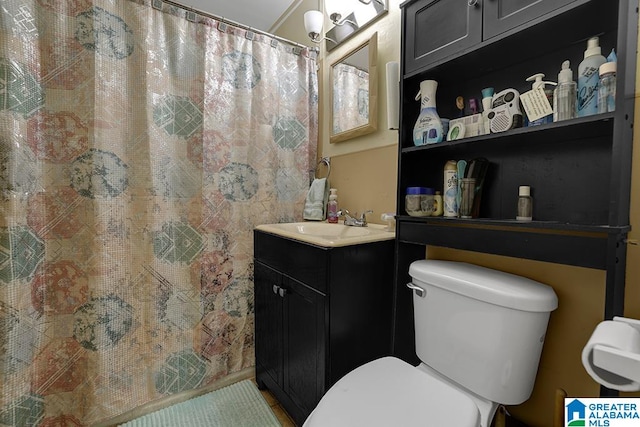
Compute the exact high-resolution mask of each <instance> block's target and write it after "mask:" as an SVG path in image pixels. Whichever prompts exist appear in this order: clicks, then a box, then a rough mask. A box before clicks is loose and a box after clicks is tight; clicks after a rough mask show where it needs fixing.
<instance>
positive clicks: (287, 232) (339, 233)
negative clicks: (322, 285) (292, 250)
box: [256, 221, 396, 247]
mask: <svg viewBox="0 0 640 427" xmlns="http://www.w3.org/2000/svg"><path fill="white" fill-rule="evenodd" d="M256 230H261V231H265V232H267V233H271V234H277V235H279V236H283V237H288V238H290V239H295V240H299V241H301V242H306V243H312V244H314V245H318V246H325V247H335V246H349V245H359V244H361V243H369V242H377V241H381V240H393V239H394V238H395V237H396V234H395V231H387V230H386V226H384V225H379V224H369V225H368V226H366V227H352V226H347V225H344V224H342V223H340V224H329V223H328V222H311V221H305V222H286V223H280V224H263V225H258V226H257V227H256Z"/></svg>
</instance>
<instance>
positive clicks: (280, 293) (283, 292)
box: [278, 288, 287, 298]
mask: <svg viewBox="0 0 640 427" xmlns="http://www.w3.org/2000/svg"><path fill="white" fill-rule="evenodd" d="M278 294H279V295H280V296H281V297H283V298H284V296H285V295H286V294H287V290H286V289H285V288H279V289H278Z"/></svg>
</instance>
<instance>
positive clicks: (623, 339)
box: [582, 320, 640, 391]
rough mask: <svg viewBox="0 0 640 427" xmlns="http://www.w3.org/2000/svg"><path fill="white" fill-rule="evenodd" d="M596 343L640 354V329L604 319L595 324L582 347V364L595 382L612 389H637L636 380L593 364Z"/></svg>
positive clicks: (639, 386) (638, 387)
mask: <svg viewBox="0 0 640 427" xmlns="http://www.w3.org/2000/svg"><path fill="white" fill-rule="evenodd" d="M597 345H600V346H605V347H610V348H613V349H617V350H621V351H623V352H625V353H629V354H631V355H634V356H638V355H640V331H638V330H637V329H635V328H634V327H633V326H630V325H628V324H626V323H623V322H616V321H613V320H605V321H604V322H601V323H600V324H599V325H598V326H596V328H595V330H594V331H593V334H591V338H590V339H589V341H588V342H587V345H585V347H584V349H582V364H583V365H584V368H585V369H586V370H587V372H588V373H589V375H591V378H593V379H594V380H595V381H596V382H598V383H600V384H602V385H604V386H605V387H607V388H610V389H613V390H620V391H634V390H639V389H640V384H639V383H638V382H636V381H634V380H632V379H630V378H627V377H624V376H621V375H619V374H617V373H615V372H612V371H611V370H607V369H603V368H602V367H599V366H596V365H595V364H594V360H593V350H594V347H595V346H597Z"/></svg>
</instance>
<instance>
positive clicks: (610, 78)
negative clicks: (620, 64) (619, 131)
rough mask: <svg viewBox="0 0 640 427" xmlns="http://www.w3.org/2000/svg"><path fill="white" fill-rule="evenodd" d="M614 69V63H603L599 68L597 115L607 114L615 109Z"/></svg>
mask: <svg viewBox="0 0 640 427" xmlns="http://www.w3.org/2000/svg"><path fill="white" fill-rule="evenodd" d="M616 69H617V64H616V63H615V62H605V63H604V64H602V65H601V66H600V69H599V72H600V83H598V113H609V112H611V111H615V109H616Z"/></svg>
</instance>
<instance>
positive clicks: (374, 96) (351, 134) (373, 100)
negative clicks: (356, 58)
mask: <svg viewBox="0 0 640 427" xmlns="http://www.w3.org/2000/svg"><path fill="white" fill-rule="evenodd" d="M365 47H368V48H369V122H368V123H367V124H365V125H362V126H358V127H355V128H353V129H348V130H345V131H343V132H340V133H336V134H334V133H333V118H334V111H333V105H334V104H333V102H334V99H333V85H334V77H333V75H334V72H333V67H334V66H335V65H337V64H339V63H340V62H342V61H343V60H344V59H345V58H348V57H349V56H351V55H353V54H354V53H356V52H357V51H359V50H361V49H364V48H365ZM329 72H330V74H329V82H330V83H329V91H330V93H329V95H330V103H329V111H330V115H331V117H330V119H331V125H330V128H329V142H330V143H334V142H341V141H346V140H348V139H352V138H356V137H358V136H362V135H367V134H370V133H372V132H375V131H376V130H377V129H378V33H377V32H375V33H373V34H372V35H371V37H370V38H369V40H367V41H366V42H365V43H363V44H361V45H360V46H357V47H356V48H354V49H352V50H351V51H349V52H348V53H346V54H345V55H343V56H342V57H340V58H339V59H338V60H336V61H335V62H334V63H333V64H331V67H330V68H329Z"/></svg>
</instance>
